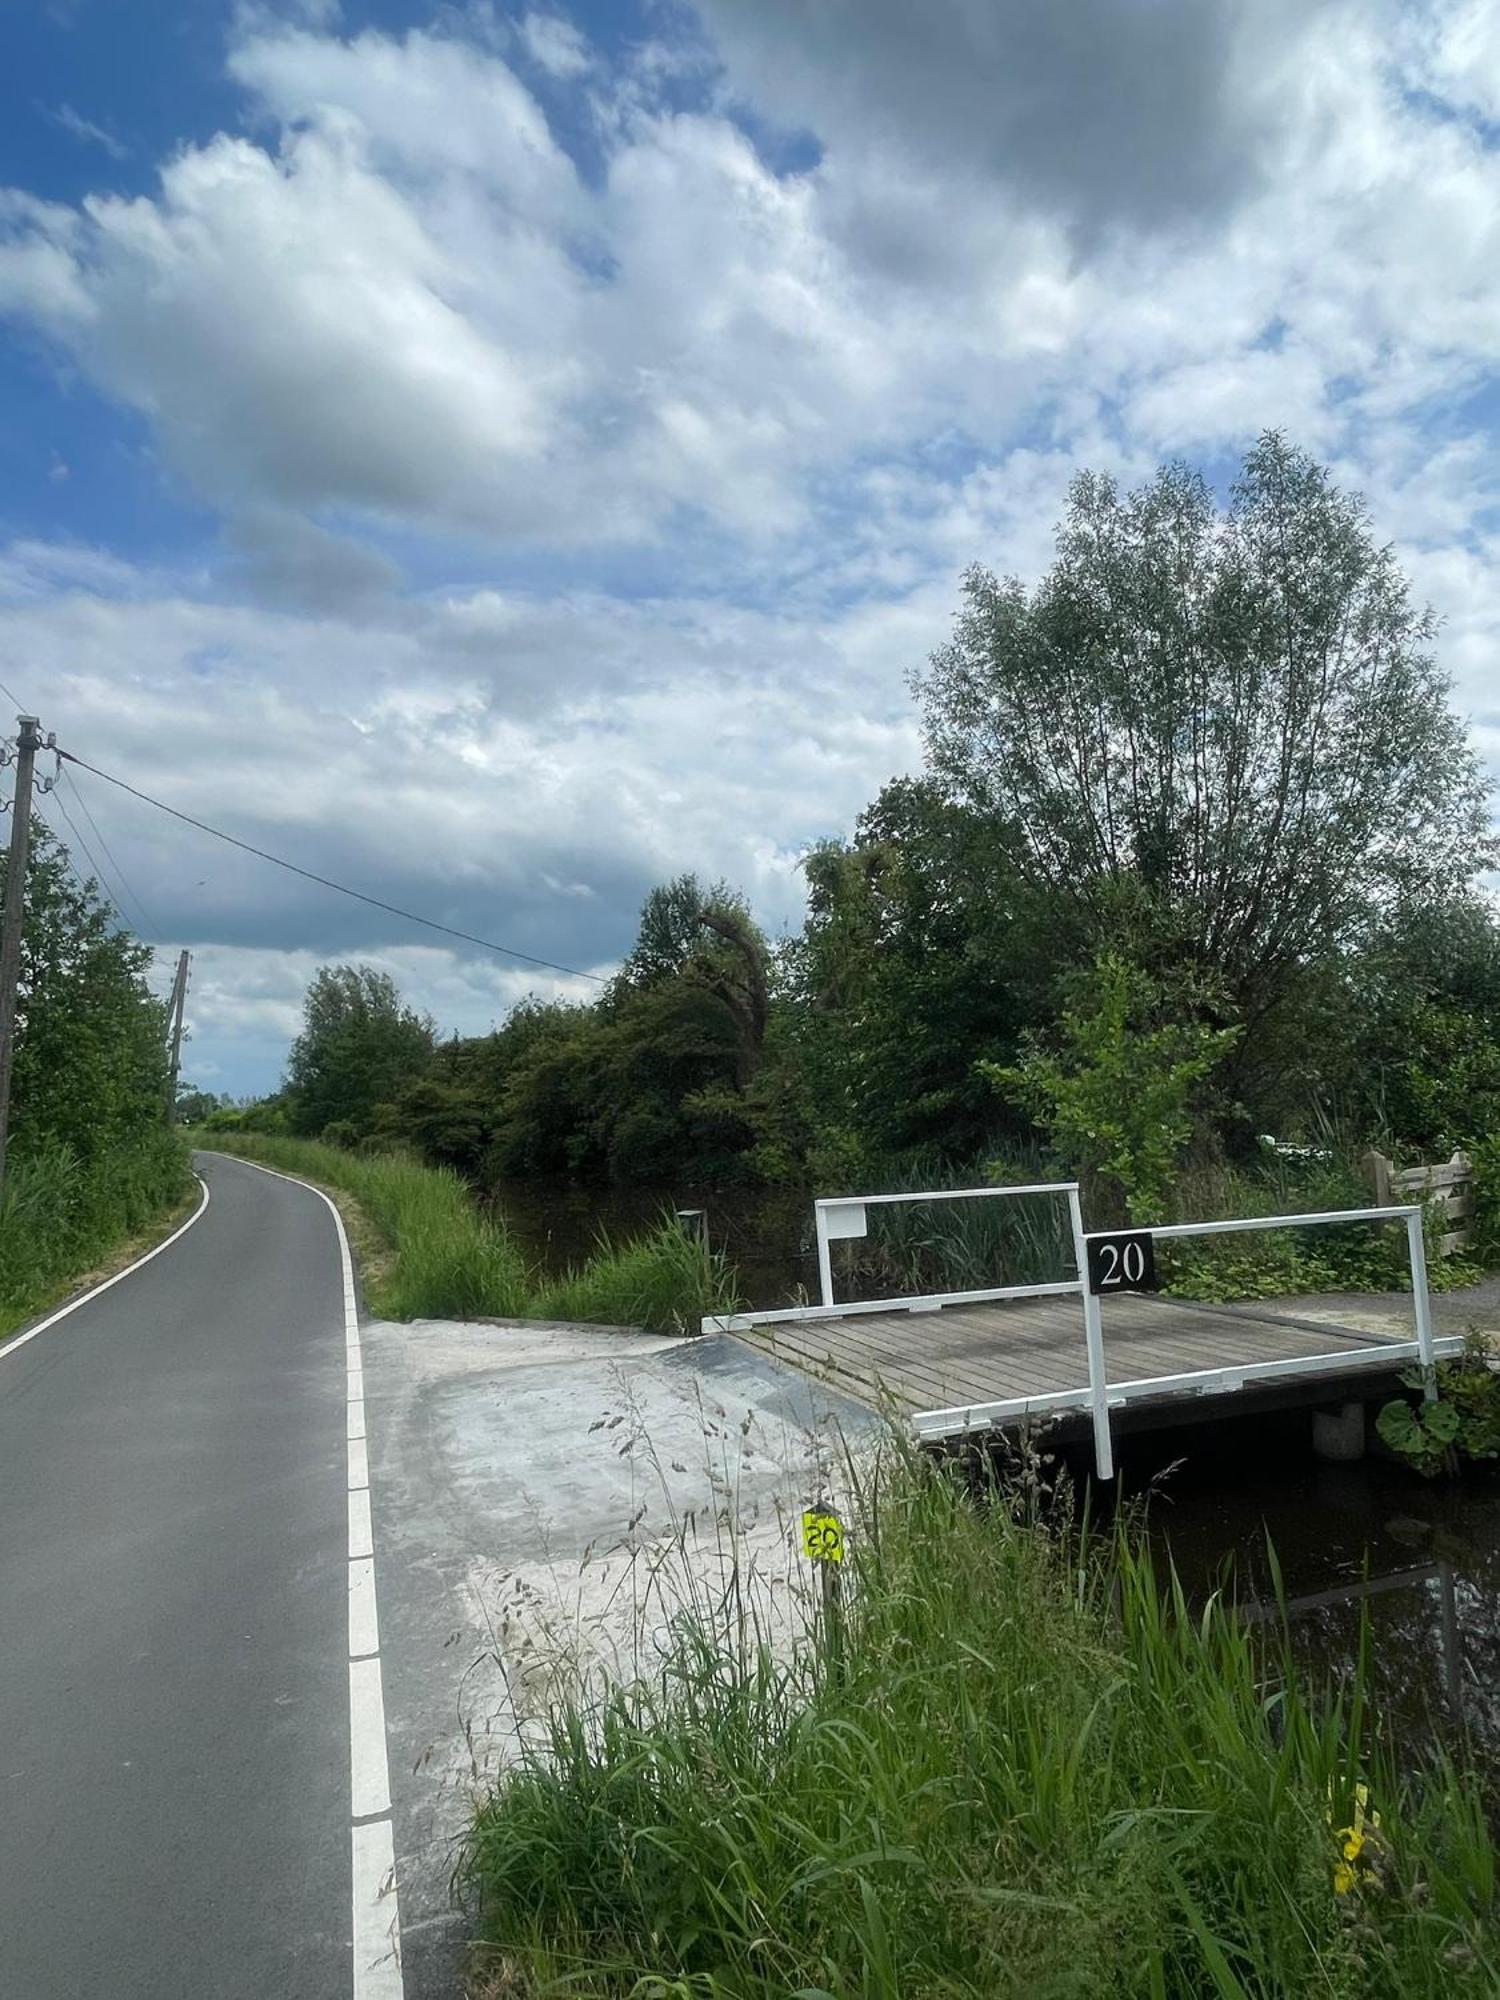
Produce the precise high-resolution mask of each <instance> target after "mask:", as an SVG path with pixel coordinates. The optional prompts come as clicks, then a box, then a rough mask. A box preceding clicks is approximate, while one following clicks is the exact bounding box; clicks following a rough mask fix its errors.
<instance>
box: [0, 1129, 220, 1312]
mask: <svg viewBox="0 0 1500 2000" xmlns="http://www.w3.org/2000/svg"><path fill="white" fill-rule="evenodd" d="M192 1192H193V1188H192V1181H191V1176H190V1174H189V1171H188V1157H187V1148H186V1146H185V1145H184V1144H183V1142H182V1140H181V1139H180V1138H179V1137H178V1136H177V1134H176V1133H173V1132H169V1131H167V1130H166V1129H165V1128H164V1127H158V1128H155V1129H153V1130H151V1131H148V1132H146V1133H144V1134H142V1136H141V1137H140V1138H139V1139H138V1140H137V1141H136V1143H135V1144H133V1145H129V1146H118V1147H115V1148H114V1149H112V1150H111V1151H110V1152H109V1153H108V1154H106V1155H104V1156H102V1157H101V1158H100V1159H97V1160H94V1161H92V1162H84V1161H81V1160H79V1159H78V1158H76V1156H75V1155H74V1154H73V1153H72V1152H70V1151H69V1150H68V1148H67V1147H65V1146H60V1145H55V1144H49V1145H46V1146H42V1147H39V1148H38V1149H37V1150H36V1151H35V1152H32V1153H30V1154H26V1153H23V1154H20V1155H19V1156H16V1155H13V1156H12V1158H11V1162H10V1166H9V1170H8V1171H7V1173H6V1177H5V1191H4V1194H3V1196H0V1341H3V1340H5V1339H7V1338H8V1337H9V1335H11V1334H12V1333H14V1332H16V1331H17V1329H18V1328H20V1327H22V1326H24V1325H25V1324H26V1322H27V1321H28V1320H31V1319H35V1318H36V1317H37V1315H38V1314H40V1313H44V1312H46V1311H47V1310H48V1308H49V1307H51V1306H55V1305H59V1304H61V1303H62V1301H63V1300H64V1299H66V1298H68V1297H70V1296H71V1295H72V1294H73V1293H74V1292H76V1291H80V1290H85V1289H87V1287H88V1285H89V1284H91V1283H94V1282H96V1281H97V1280H98V1279H100V1278H107V1277H109V1276H110V1275H111V1274H112V1272H114V1271H116V1270H119V1269H121V1268H123V1266H124V1265H125V1264H128V1263H129V1262H130V1261H131V1259H132V1258H134V1257H138V1256H139V1255H141V1253H142V1252H143V1251H145V1250H149V1249H150V1248H151V1247H152V1244H153V1243H154V1242H159V1241H160V1239H161V1238H162V1236H164V1235H166V1234H167V1233H169V1231H170V1230H171V1229H172V1228H173V1227H175V1225H176V1224H177V1223H178V1222H180V1221H181V1220H182V1218H183V1216H184V1215H185V1214H186V1212H187V1210H188V1208H189V1207H190V1206H191V1195H192Z"/></svg>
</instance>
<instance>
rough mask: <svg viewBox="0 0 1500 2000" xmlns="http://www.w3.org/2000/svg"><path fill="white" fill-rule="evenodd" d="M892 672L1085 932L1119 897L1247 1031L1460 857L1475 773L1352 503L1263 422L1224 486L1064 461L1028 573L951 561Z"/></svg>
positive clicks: (1408, 609) (1402, 587) (1101, 938)
mask: <svg viewBox="0 0 1500 2000" xmlns="http://www.w3.org/2000/svg"><path fill="white" fill-rule="evenodd" d="M963 589H964V604H963V609H962V611H961V613H960V615H959V617H958V620H957V623H956V627H955V631H954V635H953V639H952V641H951V643H950V644H948V645H946V646H944V647H943V648H942V649H941V650H940V651H939V652H937V653H936V654H935V655H934V656H933V658H932V661H931V663H930V666H929V668H928V670H927V671H926V672H925V673H924V674H921V675H919V676H918V677H917V680H916V687H917V691H918V694H919V698H920V700H921V702H922V706H923V710H924V721H925V732H926V741H927V748H928V752H929V757H930V761H931V767H932V771H933V773H934V776H935V777H936V779H937V781H938V782H939V784H940V785H941V786H942V788H943V789H944V791H945V792H946V793H947V794H948V796H949V797H950V798H952V799H953V800H954V801H956V802H959V803H961V804H963V805H965V806H966V807H968V808H969V809H971V810H973V811H975V812H978V813H980V814H982V815H984V816H985V817H987V818H992V819H994V820H997V821H999V822H1002V823H1003V824H1005V825H1006V826H1007V827H1008V828H1009V829H1010V830H1011V832H1012V833H1013V835H1014V841H1013V846H1012V854H1013V856H1014V860H1015V865H1017V866H1018V867H1019V868H1020V870H1021V871H1022V873H1023V874H1024V875H1025V876H1026V877H1027V878H1028V879H1029V880H1030V882H1031V883H1032V884H1033V886H1034V887H1035V888H1037V889H1038V890H1040V891H1042V892H1043V894H1044V895H1045V898H1046V900H1047V902H1048V903H1049V904H1050V905H1051V906H1052V907H1053V908H1054V909H1055V910H1056V912H1057V913H1058V916H1059V918H1060V919H1062V920H1066V921H1067V922H1068V923H1069V925H1070V927H1074V926H1076V927H1077V929H1079V930H1080V931H1081V932H1082V933H1083V935H1084V936H1085V937H1087V936H1089V935H1090V934H1092V935H1093V937H1094V938H1095V939H1096V941H1097V942H1099V943H1101V944H1102V943H1105V942H1108V941H1109V940H1110V939H1111V938H1112V937H1113V936H1115V935H1117V934H1118V930H1119V927H1120V925H1121V923H1122V920H1123V919H1122V912H1128V913H1129V917H1128V921H1129V922H1130V923H1131V924H1133V925H1134V926H1135V927H1136V929H1137V930H1138V932H1139V933H1140V934H1142V935H1144V936H1146V937H1148V938H1149V940H1150V948H1151V950H1152V951H1153V953H1154V954H1155V955H1156V956H1158V957H1159V958H1161V959H1163V960H1170V961H1171V962H1174V963H1177V964H1181V965H1186V966H1190V967H1197V968H1200V969H1201V970H1202V971H1203V972H1204V973H1205V974H1207V975H1209V977H1210V978H1211V979H1212V980H1213V982H1214V983H1215V985H1216V986H1217V989H1218V990H1219V991H1220V992H1221V993H1222V995H1223V996H1224V1001H1225V1005H1226V1009H1227V1011H1228V1012H1230V1013H1232V1014H1233V1015H1234V1016H1235V1017H1237V1018H1239V1019H1241V1020H1244V1021H1246V1022H1247V1023H1250V1024H1253V1023H1254V1022H1255V1021H1256V1020H1257V1019H1259V1018H1260V1016H1262V1015H1263V1014H1264V1013H1266V1012H1267V1011H1268V1010H1270V1009H1271V1008H1273V1007H1274V1006H1275V1005H1276V1003H1277V1001H1278V999H1279V998H1281V996H1282V995H1283V993H1284V992H1285V991H1286V989H1287V987H1288V986H1289V984H1291V983H1293V982H1295V981H1296V979H1297V978H1298V977H1299V975H1300V974H1301V973H1302V972H1304V971H1305V970H1306V968H1307V967H1308V966H1310V965H1312V964H1315V963H1317V962H1319V961H1321V960H1326V959H1328V958H1329V957H1330V956H1332V955H1336V954H1338V953H1340V952H1341V951H1343V950H1345V949H1346V948H1348V947H1349V946H1351V945H1353V944H1354V943H1356V942H1357V941H1358V940H1359V939H1360V938H1361V937H1362V936H1363V935H1364V934H1366V932H1367V931H1368V928H1369V926H1370V924H1371V922H1372V920H1374V919H1375V918H1377V917H1378V916H1379V915H1380V913H1381V912H1382V911H1383V910H1386V909H1388V908H1390V907H1392V906H1394V905H1395V904H1396V903H1397V902H1398V901H1400V900H1410V899H1411V898H1412V897H1414V896H1429V895H1437V894H1446V893H1448V892H1450V891H1452V890H1453V889H1455V888H1456V887H1457V886H1458V885H1459V884H1461V883H1462V882H1463V881H1465V880H1466V879H1467V878H1468V877H1469V876H1470V875H1471V874H1472V872H1473V870H1474V869H1475V867H1476V865H1478V864H1479V863H1480V862H1481V860H1482V859H1483V855H1484V827H1485V788H1484V785H1483V783H1482V781H1481V777H1480V769H1479V765H1478V762H1477V759H1476V758H1475V755H1474V753H1473V752H1472V750H1471V749H1470V748H1469V747H1468V744H1467V742H1466V740H1465V736H1464V731H1463V727H1462V724H1461V722H1460V720H1459V718H1458V717H1457V716H1456V715H1455V714H1454V712H1453V710H1452V708H1451V706H1450V702H1449V694H1450V683H1449V681H1448V680H1447V678H1446V677H1445V676H1444V675H1443V674H1442V673H1441V672H1440V671H1439V670H1438V668H1437V666H1436V664H1435V663H1434V660H1433V658H1432V653H1431V644H1432V639H1433V633H1434V621H1433V618H1432V614H1431V613H1430V612H1428V611H1426V610H1422V609H1419V608H1418V607H1416V606H1415V605H1414V604H1413V603H1412V601H1411V597H1410V593H1409V590H1408V586H1407V583H1406V579H1405V578H1404V576H1403V575H1402V573H1401V571H1400V569H1399V567H1398V566H1397V564H1396V562H1395V560H1394V558H1393V556H1392V554H1391V552H1390V550H1389V549H1388V548H1383V547H1381V546H1379V545H1378V544H1377V543H1376V541H1375V540H1374V538H1373V536H1372V534H1371V532H1370V527H1369V521H1368V517H1367V515H1366V512H1365V509H1364V506H1363V503H1362V502H1361V501H1360V500H1359V499H1358V498H1357V497H1356V496H1353V495H1351V494H1348V493H1344V492H1341V491H1340V490H1339V489H1338V488H1337V487H1336V486H1335V485H1334V484H1333V483H1332V481H1331V480H1330V478H1329V476H1328V474H1327V472H1326V471H1324V470H1323V469H1322V468H1321V467H1320V466H1318V465H1316V464H1314V463H1313V461H1312V460H1311V459H1310V458H1308V457H1307V456H1306V455H1305V454H1304V453H1302V452H1300V451H1297V450H1295V449H1294V448H1292V447H1291V446H1290V445H1288V444H1287V443H1286V442H1285V441H1284V440H1283V439H1282V438H1281V437H1279V436H1278V435H1276V434H1275V433H1268V434H1266V435H1265V436H1263V437H1262V438H1261V439H1260V441H1259V443H1258V444H1257V445H1256V446H1255V448H1254V450H1252V451H1251V453H1250V454H1249V456H1248V457H1247V458H1246V460H1245V462H1244V465H1243V467H1242V469H1241V472H1240V475H1239V477H1238V479H1237V480H1236V481H1235V483H1234V485H1233V487H1232V489H1231V491H1230V494H1229V500H1228V505H1227V507H1225V508H1223V509H1221V508H1220V507H1219V506H1218V505H1217V504H1216V502H1215V499H1214V496H1213V494H1212V493H1211V491H1210V490H1209V488H1208V486H1207V485H1206V483H1205V482H1204V480H1203V479H1202V478H1201V477H1200V476H1199V475H1198V474H1197V473H1195V472H1192V471H1190V470H1188V469H1187V468H1186V467H1183V466H1170V467H1167V468H1166V469H1164V470H1163V471H1161V472H1160V473H1158V475H1157V476H1156V478H1155V479H1154V480H1152V481H1151V482H1150V483H1149V484H1148V485H1146V486H1143V487H1142V488H1140V489H1139V490H1138V491H1136V492H1133V493H1122V492H1121V491H1120V489H1119V488H1118V487H1117V486H1116V484H1115V483H1114V481H1112V480H1110V479H1108V478H1102V477H1099V476H1097V475H1094V474H1090V473H1083V474H1081V475H1080V476H1079V477H1078V478H1077V479H1076V480H1075V482H1074V484H1073V487H1072V490H1071V494H1070V498H1069V505H1068V511H1067V515H1066V518H1065V520H1064V522H1063V524H1062V526H1061V528H1060V530H1059V533H1058V539H1057V554H1056V560H1055V561H1054V563H1053V565H1052V567H1051V569H1050V570H1048V572H1047V573H1046V575H1045V576H1044V577H1043V578H1042V580H1041V582H1040V583H1039V584H1038V585H1037V586H1036V588H1035V589H1034V590H1030V591H1028V590H1027V589H1026V588H1025V587H1024V586H1023V585H1022V584H1021V583H1019V582H1018V581H1016V580H1015V579H1009V580H1007V581H1004V582H1002V581H1000V580H998V579H997V578H996V577H994V576H993V575H991V574H990V573H989V572H988V571H986V570H983V569H973V570H971V571H969V573H968V575H967V576H966V577H965V579H964V586H963Z"/></svg>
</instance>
